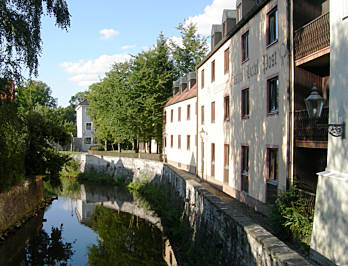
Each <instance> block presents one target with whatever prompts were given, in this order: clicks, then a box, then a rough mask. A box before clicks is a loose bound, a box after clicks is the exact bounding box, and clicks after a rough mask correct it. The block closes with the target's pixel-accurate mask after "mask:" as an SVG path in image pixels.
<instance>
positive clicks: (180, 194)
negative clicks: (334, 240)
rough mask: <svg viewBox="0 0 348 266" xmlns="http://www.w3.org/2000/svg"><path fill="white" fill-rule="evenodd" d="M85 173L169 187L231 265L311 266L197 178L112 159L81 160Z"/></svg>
mask: <svg viewBox="0 0 348 266" xmlns="http://www.w3.org/2000/svg"><path fill="white" fill-rule="evenodd" d="M81 169H82V170H87V171H88V169H94V170H98V171H109V172H110V173H115V174H116V173H122V174H124V173H127V172H128V173H132V174H133V176H134V177H135V178H140V179H142V178H146V179H147V180H149V181H153V182H160V183H162V184H169V185H170V186H171V187H172V189H173V190H174V192H175V193H176V195H177V200H180V201H183V202H185V204H184V205H185V209H184V210H183V211H184V212H185V216H186V217H187V218H188V219H189V221H190V224H191V226H192V228H193V229H194V231H195V232H198V231H199V230H200V229H202V228H204V230H205V231H204V232H205V233H206V236H207V237H206V239H207V240H208V239H209V242H211V241H216V247H218V248H221V249H222V252H223V256H224V260H226V261H228V262H229V263H230V264H231V265H248V266H249V265H303V266H304V265H311V264H310V263H309V262H308V261H307V260H305V259H304V258H303V257H302V256H300V255H299V254H298V253H297V252H295V251H294V250H292V249H290V248H289V247H288V246H286V245H285V244H284V243H283V242H281V241H280V240H279V239H278V238H276V237H275V236H273V235H272V234H271V233H269V232H268V231H266V230H265V229H264V228H263V227H261V226H260V225H258V224H256V223H255V222H254V221H253V220H252V219H250V218H249V217H247V216H245V215H242V214H241V213H240V212H238V210H235V209H233V208H231V207H230V206H229V205H228V204H227V203H225V202H224V201H223V200H221V199H219V198H218V197H216V196H215V195H213V194H212V193H210V192H209V191H207V190H206V189H205V188H204V187H203V186H202V185H201V184H200V183H199V182H197V179H195V178H194V176H193V175H191V174H189V173H186V172H184V171H179V170H178V169H176V168H174V167H173V166H170V165H168V164H163V163H161V162H155V161H149V160H142V159H135V158H118V157H108V156H104V157H103V156H96V155H85V156H81Z"/></svg>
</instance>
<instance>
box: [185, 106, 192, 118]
mask: <svg viewBox="0 0 348 266" xmlns="http://www.w3.org/2000/svg"><path fill="white" fill-rule="evenodd" d="M190 115H191V105H189V104H188V105H187V113H186V116H187V117H186V119H187V120H190Z"/></svg>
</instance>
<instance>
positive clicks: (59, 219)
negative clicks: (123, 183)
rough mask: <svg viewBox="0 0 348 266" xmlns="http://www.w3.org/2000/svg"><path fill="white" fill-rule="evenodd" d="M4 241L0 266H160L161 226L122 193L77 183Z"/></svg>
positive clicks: (133, 198) (124, 192) (139, 203)
mask: <svg viewBox="0 0 348 266" xmlns="http://www.w3.org/2000/svg"><path fill="white" fill-rule="evenodd" d="M79 194H80V195H79V197H76V193H75V196H74V199H72V198H69V197H59V199H58V200H56V201H54V202H53V203H52V205H51V206H50V207H49V208H47V209H46V211H45V213H44V212H40V213H39V214H38V215H37V216H35V217H33V218H32V219H31V220H30V221H29V222H27V223H26V224H25V225H24V226H23V227H21V228H20V229H19V230H17V232H16V233H15V234H12V235H10V236H9V237H8V238H7V239H6V241H4V242H2V243H1V242H0V265H88V264H89V265H164V264H165V262H164V260H163V255H162V254H163V251H162V250H163V246H164V244H163V238H162V233H161V223H160V220H159V218H158V217H157V216H156V215H154V213H153V212H152V211H151V210H149V209H148V208H146V207H145V206H144V205H143V204H142V203H141V202H139V201H138V200H137V199H136V197H134V196H133V195H132V194H130V193H129V192H128V191H127V190H124V189H123V190H122V189H118V188H116V187H105V186H95V185H91V184H88V185H81V187H80V193H79Z"/></svg>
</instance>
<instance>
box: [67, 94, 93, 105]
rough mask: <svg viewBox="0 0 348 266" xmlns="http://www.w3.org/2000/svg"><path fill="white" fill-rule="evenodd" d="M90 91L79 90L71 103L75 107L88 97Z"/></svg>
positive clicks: (72, 97)
mask: <svg viewBox="0 0 348 266" xmlns="http://www.w3.org/2000/svg"><path fill="white" fill-rule="evenodd" d="M88 93H89V91H79V92H77V93H76V94H75V95H73V96H71V98H70V100H69V103H70V105H71V106H73V107H74V108H75V107H76V106H77V105H78V104H79V103H81V102H83V101H84V100H86V99H87V98H88Z"/></svg>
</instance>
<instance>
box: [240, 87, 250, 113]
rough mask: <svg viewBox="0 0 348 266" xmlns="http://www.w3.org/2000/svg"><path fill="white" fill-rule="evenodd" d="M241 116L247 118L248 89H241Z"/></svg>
mask: <svg viewBox="0 0 348 266" xmlns="http://www.w3.org/2000/svg"><path fill="white" fill-rule="evenodd" d="M241 107H242V118H243V119H245V118H249V89H244V90H242V106H241Z"/></svg>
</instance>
